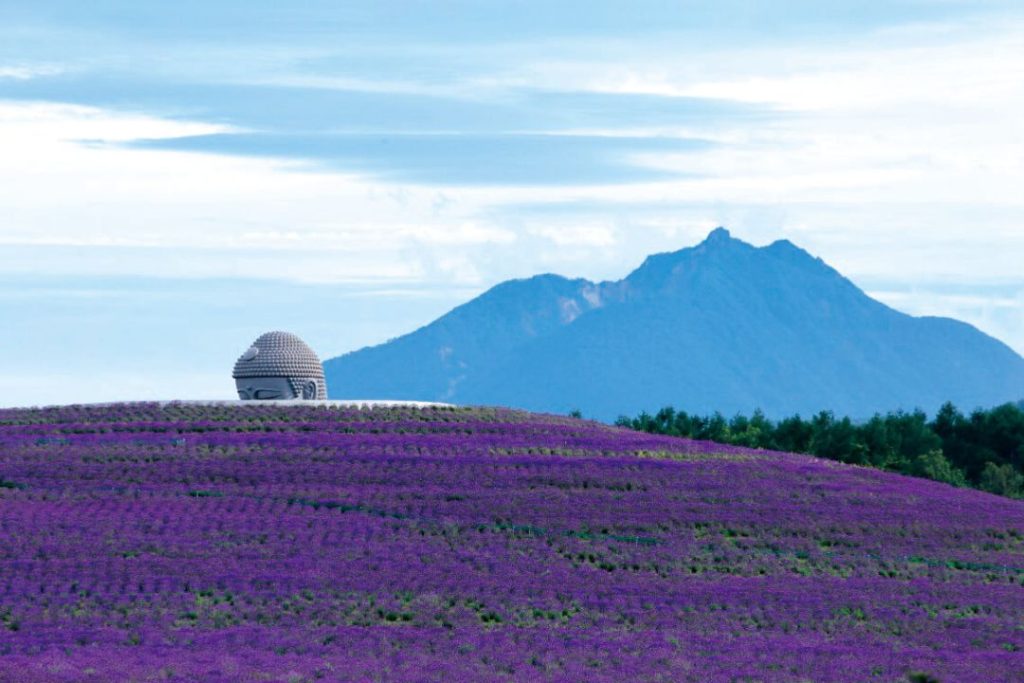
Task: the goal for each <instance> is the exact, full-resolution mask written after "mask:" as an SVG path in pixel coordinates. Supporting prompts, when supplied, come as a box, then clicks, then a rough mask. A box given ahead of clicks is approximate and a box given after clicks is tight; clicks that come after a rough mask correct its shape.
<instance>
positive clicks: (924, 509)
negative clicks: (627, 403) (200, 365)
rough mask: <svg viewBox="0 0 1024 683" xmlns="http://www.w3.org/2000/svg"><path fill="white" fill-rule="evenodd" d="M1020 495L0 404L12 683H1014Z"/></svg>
mask: <svg viewBox="0 0 1024 683" xmlns="http://www.w3.org/2000/svg"><path fill="white" fill-rule="evenodd" d="M1022 614H1024V504H1022V503H1021V502H1019V501H1013V500H1009V499H1005V498H1000V497H997V496H992V495H989V494H985V493H981V492H977V491H970V490H964V489H957V488H954V487H951V486H946V485H943V484H939V483H935V482H929V481H925V480H920V479H911V478H907V477H903V476H899V475H895V474H890V473H884V472H879V471H877V470H873V469H868V468H861V467H853V466H848V465H842V464H839V463H834V462H829V461H824V460H817V459H814V458H810V457H807V456H801V455H794V454H785V453H776V452H769V451H758V450H751V449H745V448H739V447H729V446H721V445H716V444H711V443H708V442H698V441H689V440H684V439H676V438H669V437H663V436H656V435H650V434H643V433H638V432H633V431H628V430H623V429H617V428H612V427H608V426H605V425H601V424H598V423H593V422H585V421H581V420H574V419H570V418H564V417H556V416H540V415H532V414H527V413H522V412H516V411H509V410H503V409H487V408H478V409H467V408H428V409H409V408H387V409H384V408H374V409H362V410H360V409H341V408H333V407H331V408H327V407H319V406H315V407H294V406H260V405H238V406H229V405H224V406H220V405H207V406H203V405H194V404H167V405H158V404H125V405H113V406H106V407H87V406H67V407H62V408H50V409H33V410H0V680H17V681H54V682H57V681H60V682H64V681H76V682H77V681H89V680H97V681H108V680H117V681H120V680H124V681H151V680H167V679H171V680H203V681H236V680H270V681H278V680H280V681H292V682H299V681H313V680H353V681H363V680H369V681H374V680H375V681H392V680H399V681H401V680H409V681H435V680H436V681H451V680H501V679H508V680H586V681H624V680H664V681H774V680H780V681H786V680H805V681H806V680H809V681H907V680H929V679H933V680H942V681H968V680H971V681H973V680H985V681H1003V680H1005V681H1010V680H1020V675H1021V673H1020V672H1021V671H1024V652H1022V648H1024V622H1022V620H1021V615H1022Z"/></svg>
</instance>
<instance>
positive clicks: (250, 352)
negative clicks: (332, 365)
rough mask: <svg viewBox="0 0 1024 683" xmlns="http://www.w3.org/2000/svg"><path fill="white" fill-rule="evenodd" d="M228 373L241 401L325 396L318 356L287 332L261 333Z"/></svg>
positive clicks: (324, 383)
mask: <svg viewBox="0 0 1024 683" xmlns="http://www.w3.org/2000/svg"><path fill="white" fill-rule="evenodd" d="M231 376H232V377H234V379H235V387H236V388H237V389H238V398H240V399H242V400H243V401H251V400H257V401H259V400H271V399H279V400H294V399H305V400H313V399H321V400H322V399H326V398H327V382H326V380H325V379H324V368H323V366H322V365H321V364H320V359H319V358H317V355H316V354H315V353H314V352H313V349H311V348H309V346H307V345H306V343H305V342H304V341H302V340H301V339H299V338H298V337H296V336H295V335H294V334H291V333H289V332H267V333H266V334H262V335H260V336H259V338H257V339H256V341H254V342H253V343H252V346H250V347H249V348H248V349H247V350H246V352H245V353H243V354H242V355H241V356H240V357H239V359H238V361H237V362H236V363H235V369H234V372H232V373H231Z"/></svg>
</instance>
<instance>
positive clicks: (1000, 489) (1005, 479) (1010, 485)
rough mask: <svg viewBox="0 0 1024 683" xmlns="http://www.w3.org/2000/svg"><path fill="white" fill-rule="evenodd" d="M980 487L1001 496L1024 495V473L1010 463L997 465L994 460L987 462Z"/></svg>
mask: <svg viewBox="0 0 1024 683" xmlns="http://www.w3.org/2000/svg"><path fill="white" fill-rule="evenodd" d="M978 485H979V488H981V489H982V490H983V491H989V492H990V493H996V494H999V495H1000V496H1009V497H1010V498H1022V497H1024V474H1021V473H1020V472H1018V471H1016V470H1014V469H1013V466H1012V465H1010V464H1008V463H1007V464H1003V465H997V464H995V463H994V462H987V463H985V469H983V470H982V472H981V480H980V481H979V482H978Z"/></svg>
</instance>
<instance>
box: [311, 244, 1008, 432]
mask: <svg viewBox="0 0 1024 683" xmlns="http://www.w3.org/2000/svg"><path fill="white" fill-rule="evenodd" d="M324 367H325V370H326V372H327V380H328V387H329V391H330V394H331V396H332V397H339V398H340V397H371V396H372V397H379V396H386V397H389V398H408V399H440V400H446V401H454V402H459V403H467V404H473V403H484V404H500V405H510V406H515V407H522V408H528V409H532V410H542V411H551V412H566V411H569V410H572V409H573V408H578V409H580V410H582V411H583V413H584V414H585V415H588V416H593V417H597V418H601V419H606V420H607V419H613V418H614V417H616V416H618V415H620V414H632V413H636V412H638V411H640V410H642V409H647V410H653V409H657V408H658V407H660V406H663V405H669V404H671V405H674V406H677V407H680V408H684V409H686V410H688V411H713V410H719V411H722V412H723V413H726V414H732V413H735V412H738V411H742V412H750V411H752V410H753V409H755V408H761V409H762V410H764V411H765V412H766V413H768V414H769V415H772V416H781V415H786V414H791V413H795V412H800V413H803V414H808V413H812V412H817V411H819V410H822V409H831V410H835V411H836V412H837V413H841V414H846V415H853V416H868V415H871V414H873V413H874V412H876V411H884V410H890V409H897V408H908V409H910V408H915V407H921V408H924V409H926V410H934V409H936V408H937V407H938V406H939V405H940V404H941V403H943V402H944V401H947V400H952V401H953V402H955V403H956V404H957V405H959V406H962V407H963V408H965V409H970V408H973V407H976V406H989V405H994V404H997V403H1002V402H1006V401H1010V400H1017V399H1019V398H1020V396H1021V393H1022V392H1024V358H1021V357H1020V356H1019V355H1017V354H1016V353H1015V352H1014V351H1013V350H1011V349H1010V348H1009V347H1007V346H1006V345H1005V344H1003V343H1001V342H999V341H997V340H996V339H993V338H992V337H989V336H987V335H985V334H983V333H982V332H980V331H978V330H977V329H975V328H974V327H972V326H970V325H967V324H965V323H962V322H958V321H956V320H951V319H947V318H932V317H925V318H915V317H911V316H908V315H905V314H903V313H900V312H898V311H896V310H893V309H891V308H889V307H887V306H885V305H884V304H882V303H880V302H878V301H875V300H874V299H871V298H870V297H868V296H867V295H866V294H864V292H862V291H861V290H860V289H858V288H857V287H856V286H855V285H854V284H853V283H852V282H850V281H849V280H847V279H846V278H844V277H843V276H842V275H840V274H839V273H838V272H836V271H835V270H834V269H832V268H831V267H829V266H828V265H827V264H825V263H824V262H823V261H822V260H821V259H817V258H814V257H813V256H811V255H810V254H808V253H807V252H805V251H803V250H802V249H800V248H798V247H797V246H795V245H793V244H792V243H790V242H788V241H785V240H783V241H779V242H775V243H774V244H771V245H769V246H767V247H763V248H757V247H753V246H751V245H749V244H747V243H745V242H742V241H740V240H737V239H734V238H732V237H731V236H730V235H729V233H728V231H726V230H724V229H722V228H719V229H717V230H715V231H714V232H712V233H711V234H710V235H709V236H708V238H707V239H706V240H705V241H704V242H702V243H701V244H699V245H697V246H696V247H692V248H687V249H682V250H680V251H677V252H672V253H665V254H656V255H654V256H651V257H649V258H647V259H646V260H645V261H644V263H643V264H642V265H641V266H640V267H639V268H638V269H636V270H635V271H633V272H632V273H630V274H629V275H628V276H627V277H626V278H625V279H623V280H619V281H617V282H602V283H592V282H589V281H587V280H581V279H578V280H568V279H566V278H562V277H559V276H555V275H542V276H538V277H534V278H530V279H527V280H515V281H510V282H505V283H502V284H500V285H498V286H496V287H494V288H493V289H491V290H489V291H487V292H485V293H484V294H482V295H481V296H479V297H477V298H476V299H474V300H472V301H470V302H469V303H467V304H465V305H463V306H460V307H458V308H456V309H454V310H453V311H451V312H450V313H448V314H447V315H445V316H442V317H441V318H439V319H438V320H436V321H434V322H433V323H431V324H429V325H427V326H425V327H423V328H421V329H419V330H416V331H415V332H412V333H411V334H407V335H405V336H403V337H400V338H398V339H395V340H393V341H390V342H388V343H386V344H381V345H379V346H375V347H371V348H366V349H362V350H359V351H356V352H353V353H350V354H346V355H344V356H340V357H338V358H333V359H330V360H328V361H327V362H326V363H325V364H324Z"/></svg>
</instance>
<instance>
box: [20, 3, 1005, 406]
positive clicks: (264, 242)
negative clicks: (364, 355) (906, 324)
mask: <svg viewBox="0 0 1024 683" xmlns="http://www.w3.org/2000/svg"><path fill="white" fill-rule="evenodd" d="M291 5H297V6H291ZM1022 186H1024V6H1022V5H1021V4H1020V3H1019V2H1017V1H1013V2H1009V1H1005V2H1004V1H996V0H992V1H986V0H971V1H970V2H966V1H963V2H962V1H959V0H936V1H933V2H924V1H920V0H917V1H911V0H890V1H887V2H876V3H865V2H853V1H848V0H830V2H820V1H817V0H816V1H811V0H807V1H804V0H797V1H791V2H767V1H766V2H753V1H751V0H724V1H719V2H714V3H710V2H689V1H686V0H681V1H676V2H664V1H651V0H634V1H631V2H628V3H627V2H604V1H603V0H588V1H587V2H550V1H548V2H514V1H510V0H505V1H503V0H495V1H491V2H477V1H476V0H466V1H464V2H445V1H443V0H438V1H433V2H417V1H413V0H405V1H404V2H388V1H386V0H374V1H372V2H335V1H331V2H328V1H326V0H312V1H309V2H303V3H281V2H269V1H267V0H247V1H245V2H242V1H240V0H231V1H225V0H202V1H200V0H179V1H178V2H175V3H140V2H137V1H121V0H117V1H112V0H94V1H93V2H88V3H83V2H77V1H68V2H47V1H46V0H36V1H33V2H30V3H29V2H21V1H16V0H0V321H2V322H3V323H4V325H3V328H4V329H3V332H2V335H0V405H36V404H57V403H69V402H88V401H113V400H141V399H174V398H179V399H185V398H194V399H207V398H233V397H234V388H233V382H232V380H231V378H230V368H231V365H232V364H233V362H234V360H235V359H236V358H237V357H238V355H239V354H240V353H241V352H242V351H243V350H244V349H245V348H246V347H247V346H248V345H249V343H250V342H251V340H252V339H254V338H255V337H256V336H257V335H258V334H260V333H261V332H263V331H266V330H270V329H286V330H289V331H292V332H295V333H296V334H299V335H300V336H302V337H303V338H304V339H306V341H307V342H309V343H310V345H311V346H313V348H314V349H315V350H316V351H317V352H318V353H319V354H320V356H321V358H329V357H333V356H336V355H339V354H342V353H345V352H347V351H351V350H354V349H357V348H360V347H363V346H366V345H369V344H376V343H380V342H382V341H385V340H387V339H389V338H392V337H395V336H398V335H400V334H403V333H405V332H409V331H412V330H413V329H415V328H416V327H419V326H421V325H423V324H425V323H427V322H429V321H430V320H432V319H434V318H436V317H437V316H439V315H441V314H443V313H444V312H446V311H447V310H449V309H450V308H452V307H453V306H455V305H458V304H459V303H462V302H464V301H466V300H468V299H469V298H471V297H473V296H475V295H477V294H479V293H481V292H483V291H485V290H486V289H487V288H489V287H490V286H493V285H494V284H497V283H498V282H501V281H503V280H506V279H509V278H519V277H529V276H531V275H535V274H538V273H545V272H554V273H559V274H562V275H566V276H571V277H587V278H590V279H593V280H602V279H619V278H621V277H624V276H625V275H626V274H627V273H628V272H629V271H630V270H632V269H633V268H635V267H636V266H638V265H639V264H640V263H641V262H642V261H643V258H644V257H645V256H646V255H647V254H650V253H655V252H663V251H674V250H677V249H680V248H682V247H686V246H691V245H693V244H696V243H697V242H699V241H701V240H702V239H703V238H704V236H705V235H706V234H707V233H708V232H709V231H710V230H711V229H713V228H714V227H716V226H719V225H721V226H725V227H727V228H728V229H729V230H730V231H731V232H732V234H733V235H734V236H736V237H738V238H740V239H743V240H746V241H748V242H751V243H753V244H757V245H761V244H768V243H770V242H773V241H775V240H777V239H790V240H792V241H793V242H795V243H796V244H798V245H800V246H802V247H803V248H805V249H807V250H808V251H810V252H811V253H813V254H815V255H817V256H820V257H822V258H823V259H824V260H825V261H827V262H828V263H829V264H831V265H832V266H834V267H835V268H837V269H838V270H839V271H840V272H842V273H843V274H844V275H846V276H847V277H849V278H850V279H851V280H853V281H854V282H855V283H856V284H857V285H858V286H860V287H861V288H862V289H864V290H865V291H866V292H868V293H869V294H870V295H872V296H874V297H876V298H878V299H880V300H882V301H884V302H885V303H887V304H889V305H891V306H893V307H895V308H898V309H899V310H902V311H905V312H907V313H911V314H914V315H945V316H951V317H956V318H960V319H962V320H965V321H967V322H970V323H972V324H974V325H976V326H977V327H979V328H980V329H982V330H983V331H985V332H987V333H988V334H991V335H993V336H995V337H997V338H999V339H1001V340H1002V341H1004V342H1006V343H1007V344H1009V345H1010V346H1011V347H1013V348H1014V349H1015V350H1016V351H1018V352H1020V353H1024V267H1022V264H1024V192H1021V189H1020V188H1021V187H1022Z"/></svg>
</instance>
